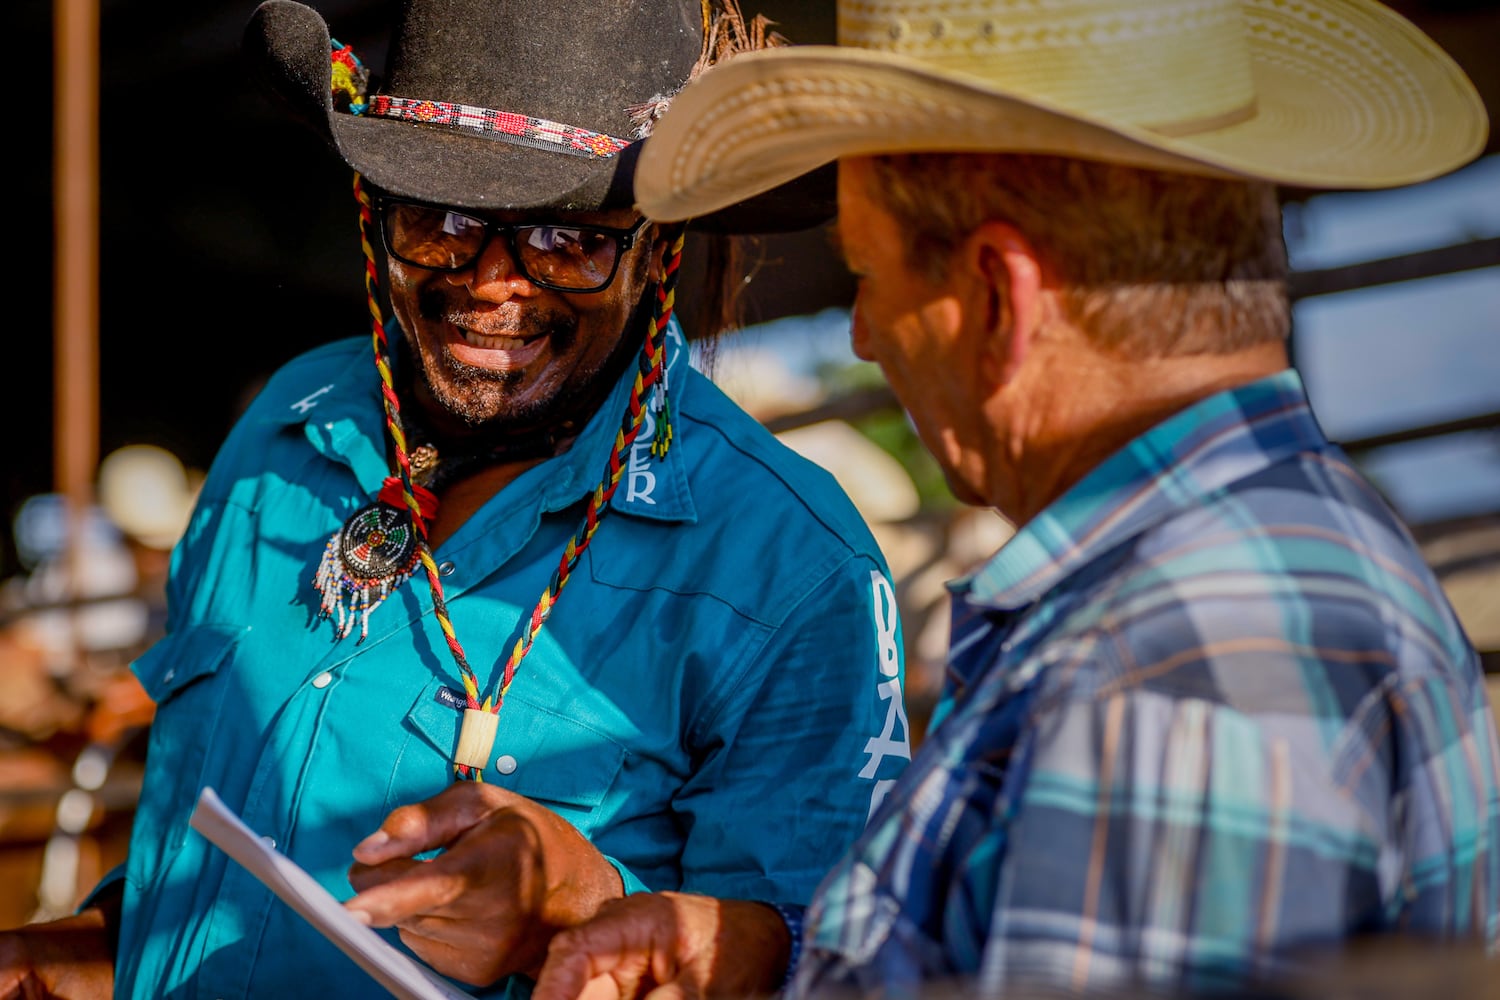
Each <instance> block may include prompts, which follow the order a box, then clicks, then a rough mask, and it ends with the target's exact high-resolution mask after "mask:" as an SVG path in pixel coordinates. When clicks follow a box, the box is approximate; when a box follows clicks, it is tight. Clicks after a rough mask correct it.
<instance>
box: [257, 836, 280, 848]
mask: <svg viewBox="0 0 1500 1000" xmlns="http://www.w3.org/2000/svg"><path fill="white" fill-rule="evenodd" d="M260 839H261V840H263V841H265V842H266V846H267V847H269V848H270V849H271V850H273V851H274V850H276V838H275V837H262V838H260Z"/></svg>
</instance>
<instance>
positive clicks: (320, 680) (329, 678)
mask: <svg viewBox="0 0 1500 1000" xmlns="http://www.w3.org/2000/svg"><path fill="white" fill-rule="evenodd" d="M332 683H333V675H332V674H330V673H329V672H328V671H326V670H325V671H323V672H322V673H321V674H319V675H318V676H316V677H314V678H313V687H315V688H326V687H327V686H328V685H330V684H332Z"/></svg>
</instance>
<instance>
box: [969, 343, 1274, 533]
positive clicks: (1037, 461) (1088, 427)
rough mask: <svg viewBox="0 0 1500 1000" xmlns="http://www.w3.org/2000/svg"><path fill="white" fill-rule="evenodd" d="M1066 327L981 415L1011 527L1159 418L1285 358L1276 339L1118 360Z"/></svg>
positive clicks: (995, 487) (998, 500)
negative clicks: (999, 410) (1019, 382)
mask: <svg viewBox="0 0 1500 1000" xmlns="http://www.w3.org/2000/svg"><path fill="white" fill-rule="evenodd" d="M1073 334H1074V335H1073V336H1067V337H1058V338H1052V339H1051V341H1050V342H1049V343H1045V344H1037V345H1035V346H1034V347H1033V348H1032V350H1033V351H1039V352H1040V356H1038V357H1033V358H1030V359H1028V361H1032V360H1034V361H1037V362H1040V364H1038V365H1037V366H1035V367H1034V369H1033V371H1032V373H1031V378H1030V379H1029V380H1028V385H1027V387H1026V388H1025V389H1024V390H1023V391H1022V392H1019V393H1017V394H1016V395H1017V397H1018V398H1017V399H1016V400H1014V401H1013V402H1012V404H1011V405H1010V406H1009V407H1008V410H1009V412H1007V413H1006V414H1005V415H1004V416H1002V417H999V418H998V419H992V420H991V426H992V427H995V428H999V429H1000V433H999V434H998V435H997V437H998V440H997V441H996V442H995V447H994V451H993V453H994V454H995V455H996V456H997V458H998V460H997V461H996V463H995V465H994V467H993V468H992V470H991V476H990V481H991V497H992V498H993V499H994V501H995V506H996V507H997V508H998V509H999V510H1000V512H1001V513H1002V514H1004V515H1005V516H1006V517H1007V518H1009V519H1010V520H1011V521H1012V522H1013V523H1015V524H1016V525H1017V526H1019V525H1022V524H1025V523H1026V522H1027V521H1029V520H1031V519H1032V518H1033V517H1035V516H1036V515H1037V514H1039V513H1040V512H1041V511H1042V510H1044V509H1045V508H1046V507H1047V506H1048V505H1050V504H1051V503H1052V502H1053V501H1055V500H1057V499H1058V498H1059V497H1061V496H1062V495H1063V494H1064V493H1065V492H1067V491H1068V489H1069V488H1071V487H1072V486H1073V485H1075V484H1076V483H1077V482H1078V481H1079V480H1081V479H1082V478H1083V477H1084V476H1086V475H1088V473H1089V472H1091V471H1092V470H1093V469H1095V468H1096V467H1097V466H1099V465H1100V464H1101V463H1102V462H1104V461H1105V460H1106V459H1108V458H1109V457H1110V456H1111V455H1113V454H1115V453H1116V452H1117V451H1119V450H1120V449H1121V448H1123V447H1124V446H1125V445H1127V444H1128V443H1130V442H1131V441H1132V440H1134V439H1135V438H1137V437H1139V436H1140V435H1142V434H1144V433H1145V432H1146V431H1148V430H1150V429H1151V428H1152V427H1155V426H1156V425H1157V424H1159V423H1161V422H1162V421H1164V420H1166V419H1167V418H1169V417H1171V416H1173V415H1174V414H1176V413H1179V412H1181V411H1182V410H1184V409H1187V408H1188V407H1189V406H1192V405H1193V404H1194V403H1197V402H1198V401H1199V400H1202V399H1206V398H1207V397H1209V396H1212V395H1214V394H1216V393H1219V392H1223V391H1224V390H1226V389H1232V388H1234V387H1236V386H1240V385H1244V384H1246V383H1249V382H1254V381H1256V380H1258V379H1262V378H1266V377H1268V376H1270V375H1273V374H1275V373H1276V372H1279V371H1282V370H1284V369H1285V368H1286V367H1287V364H1288V359H1287V354H1286V348H1285V345H1284V344H1282V343H1281V342H1276V343H1267V344H1259V345H1256V346H1254V347H1251V348H1247V349H1245V350H1241V351H1236V352H1234V353H1231V354H1213V355H1208V354H1199V355H1189V356H1184V357H1167V358H1151V359H1147V360H1128V359H1123V358H1120V357H1117V356H1112V355H1108V354H1105V353H1102V352H1100V351H1098V350H1097V349H1095V348H1094V347H1093V346H1092V344H1090V343H1089V342H1088V341H1087V339H1086V338H1084V337H1083V335H1082V334H1081V333H1079V332H1078V331H1073ZM1028 367H1030V366H1029V365H1028ZM1004 395H1006V394H1004V393H1001V394H998V396H997V399H998V397H999V396H1004Z"/></svg>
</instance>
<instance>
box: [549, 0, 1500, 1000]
mask: <svg viewBox="0 0 1500 1000" xmlns="http://www.w3.org/2000/svg"><path fill="white" fill-rule="evenodd" d="M959 7H962V8H963V11H962V12H958V13H955V11H957V9H958V8H959ZM939 8H941V9H939ZM1189 8H1191V9H1189ZM840 9H841V11H840V13H841V17H840V42H841V44H840V46H838V47H824V48H813V47H809V48H803V49H800V50H794V51H790V52H788V53H785V54H782V55H777V56H776V57H775V58H770V59H766V58H758V59H752V60H748V61H744V62H737V63H731V64H729V65H726V66H725V67H721V68H719V69H717V70H715V71H714V72H711V73H709V74H706V75H705V76H704V77H703V78H701V79H699V80H698V81H695V82H694V83H693V84H690V85H689V86H688V87H687V88H686V89H685V90H684V92H683V93H682V94H681V95H679V96H678V97H677V98H676V99H675V100H674V102H673V105H672V107H671V109H670V110H669V111H668V112H667V114H666V116H665V117H664V119H663V120H662V122H661V123H660V124H659V126H658V128H657V130H656V131H655V133H653V137H652V139H651V141H650V142H649V143H648V144H647V146H646V148H645V150H644V151H643V154H642V157H641V163H640V170H639V172H638V174H637V180H636V195H637V201H638V202H639V204H640V207H641V208H642V210H643V211H644V212H645V213H646V214H647V215H649V216H651V217H653V218H664V219H669V220H671V219H676V218H681V217H691V216H694V215H697V214H699V213H701V212H703V211H708V210H711V209H713V208H714V207H715V206H716V205H718V204H722V203H724V202H725V201H729V200H733V198H735V197H738V196H743V195H745V194H749V193H752V192H753V191H754V190H756V189H759V188H762V187H764V185H765V184H767V183H769V182H770V181H772V180H774V179H777V178H778V177H780V176H782V175H783V174H787V173H795V172H796V171H797V170H800V169H808V168H810V167H811V166H813V165H816V164H817V163H819V162H822V161H824V160H826V159H829V158H833V159H837V161H838V165H839V223H838V234H839V238H840V239H839V242H840V244H841V247H842V252H843V254H844V257H845V259H846V261H847V263H848V265H849V268H850V270H851V271H852V272H853V274H854V275H855V276H856V278H857V279H858V282H859V292H858V297H857V299H856V301H855V305H854V319H853V328H852V331H851V335H852V339H853V345H854V348H855V351H856V352H857V353H858V354H859V355H860V356H861V357H863V358H866V359H868V360H871V361H875V362H878V363H879V365H880V368H881V371H882V373H883V374H884V375H885V377H886V379H887V380H888V381H889V382H890V384H891V387H892V389H893V390H894V391H895V393H896V395H897V397H898V398H899V399H900V400H901V402H902V404H903V405H904V406H905V408H906V410H907V411H908V413H909V414H910V416H911V418H912V421H913V423H914V424H915V426H916V428H917V430H918V432H919V433H920V435H921V437H922V440H923V443H924V444H925V445H926V446H927V448H928V449H929V450H930V451H931V452H932V453H933V455H934V456H935V457H936V458H937V460H938V462H939V463H940V464H941V466H942V467H943V469H944V471H945V473H946V475H947V478H948V482H949V484H950V486H951V487H952V489H953V491H954V493H955V494H956V495H957V496H958V497H959V499H961V500H964V501H966V502H969V503H972V504H977V505H985V506H993V507H995V508H997V509H998V510H999V511H1000V512H1002V513H1003V514H1005V515H1007V516H1008V517H1009V518H1010V519H1011V520H1012V521H1013V522H1014V523H1015V524H1016V526H1017V532H1016V534H1015V536H1014V537H1013V538H1012V539H1011V540H1010V541H1008V542H1007V543H1006V544H1005V546H1004V547H1003V548H1002V549H1001V550H1000V551H999V552H998V553H996V554H995V555H994V556H993V557H992V558H991V559H990V560H989V561H988V562H987V563H986V564H985V565H984V566H983V567H982V568H980V569H979V570H978V571H977V572H976V573H974V574H973V575H972V576H971V577H969V578H967V579H964V580H961V581H958V582H956V583H955V584H954V585H953V605H954V616H953V626H952V634H951V639H950V641H951V652H950V657H949V663H948V672H947V678H946V686H945V690H944V694H943V697H942V700H941V702H940V704H939V706H938V708H937V711H936V712H935V714H934V716H933V718H932V722H931V724H930V728H929V731H928V735H927V736H926V739H925V740H924V742H923V743H922V745H921V746H920V748H919V750H918V752H917V754H916V755H915V756H914V758H913V760H912V762H911V765H910V766H909V768H908V769H907V770H906V772H905V773H904V774H903V775H902V777H901V778H900V780H899V781H898V782H897V783H896V784H895V786H894V787H893V788H892V789H891V791H890V792H889V793H888V795H887V797H886V798H885V800H884V802H883V803H882V805H881V806H880V808H879V809H877V811H876V812H875V813H874V814H873V815H872V816H871V818H870V820H869V823H868V825H867V827H866V829H865V832H864V834H863V835H862V837H861V838H860V840H859V841H858V842H857V843H856V844H855V845H854V846H853V848H851V850H850V851H848V852H847V853H846V855H845V856H844V858H843V859H842V860H841V861H840V862H839V863H838V864H837V865H836V866H835V868H834V869H833V870H832V871H831V872H830V873H829V875H828V876H827V878H825V879H824V880H823V882H822V884H821V885H820V887H819V890H818V892H817V894H816V895H815V896H814V899H813V902H812V905H811V906H810V908H809V909H808V911H807V912H806V914H805V929H804V933H803V935H802V937H801V939H800V949H796V948H794V949H793V952H792V959H791V962H790V963H787V964H790V965H791V966H793V968H791V969H790V970H788V971H789V974H790V978H789V981H788V983H787V988H786V989H787V995H788V996H790V997H794V998H801V997H807V996H812V995H825V994H831V995H833V996H844V995H846V994H845V991H851V992H852V993H853V994H854V995H878V996H881V997H907V996H913V995H916V994H918V993H921V992H924V991H927V990H931V989H933V988H934V984H943V987H942V988H943V989H945V990H946V989H947V988H952V989H953V990H954V995H957V996H964V997H972V996H1001V995H1003V996H1007V997H1014V996H1029V995H1032V994H1031V992H1030V991H1032V990H1037V991H1041V992H1045V993H1046V995H1048V996H1055V995H1057V993H1058V992H1059V991H1060V992H1062V993H1063V994H1065V995H1075V994H1079V993H1084V992H1087V991H1091V990H1098V989H1104V990H1117V989H1119V990H1150V991H1155V990H1164V991H1173V992H1178V991H1182V992H1187V993H1193V994H1207V993H1211V992H1216V991H1222V990H1240V989H1244V988H1254V989H1258V988H1260V987H1261V986H1268V987H1269V986H1274V985H1275V984H1278V983H1280V984H1287V983H1290V982H1292V981H1293V980H1294V979H1296V977H1298V976H1299V975H1302V974H1305V973H1306V971H1307V970H1308V968H1309V967H1310V964H1311V963H1313V962H1314V961H1320V960H1322V959H1325V958H1327V957H1328V956H1329V955H1330V953H1334V952H1338V951H1339V950H1341V949H1348V948H1349V947H1350V945H1351V942H1363V941H1365V940H1368V939H1374V938H1377V937H1379V936H1399V938H1400V940H1401V942H1402V943H1406V944H1409V943H1412V942H1418V943H1420V944H1419V947H1423V948H1425V947H1426V946H1427V945H1430V944H1433V943H1438V942H1441V943H1444V944H1453V943H1457V942H1463V943H1465V944H1466V945H1467V946H1468V947H1471V948H1473V949H1475V950H1478V951H1480V952H1484V951H1488V952H1489V953H1490V954H1492V955H1493V954H1494V953H1495V951H1496V948H1497V944H1500V790H1497V775H1500V747H1497V739H1496V730H1495V725H1494V719H1493V715H1492V712H1491V707H1490V705H1489V702H1488V700H1487V696H1486V693H1485V686H1484V678H1483V676H1482V673H1481V669H1480V665H1479V661H1478V656H1477V654H1476V653H1475V651H1474V649H1473V647H1472V645H1471V644H1470V642H1469V640H1468V639H1467V638H1466V636H1465V635H1464V632H1463V629H1462V627H1461V625H1460V623H1459V622H1458V620H1457V618H1456V617H1455V615H1454V613H1453V610H1452V608H1451V607H1450V606H1449V603H1448V601H1447V600H1446V598H1445V596H1444V593H1443V591H1442V589H1441V587H1440V586H1439V584H1438V582H1437V580H1436V579H1435V578H1434V576H1433V574H1432V572H1431V571H1430V570H1429V569H1428V567H1427V566H1426V565H1425V564H1424V562H1423V559H1422V556H1421V553H1420V551H1419V550H1418V548H1417V546H1416V545H1415V543H1414V542H1413V540H1412V538H1411V537H1410V535H1409V534H1408V532H1407V530H1406V528H1405V527H1404V526H1403V525H1402V523H1401V521H1400V519H1399V518H1398V516H1397V515H1396V514H1395V513H1394V512H1393V511H1392V510H1391V508H1390V507H1389V506H1388V505H1387V503H1386V502H1385V501H1384V499H1383V498H1382V497H1381V495H1380V494H1379V492H1378V491H1377V490H1376V489H1375V488H1374V487H1372V486H1371V484H1370V483H1369V482H1367V481H1366V479H1365V478H1364V477H1363V476H1362V475H1361V474H1360V473H1359V471H1358V470H1357V469H1356V468H1355V467H1354V466H1353V465H1352V464H1351V463H1350V461H1349V460H1348V458H1347V457H1346V456H1345V455H1343V454H1342V453H1341V452H1340V450H1339V449H1338V448H1337V447H1336V446H1335V445H1333V444H1331V443H1330V442H1329V441H1328V440H1327V439H1326V438H1325V437H1324V435H1323V433H1322V431H1321V429H1320V428H1319V426H1318V423H1317V421H1316V419H1315V418H1314V416H1313V413H1312V412H1311V410H1310V408H1309V405H1308V399H1307V395H1306V393H1305V391H1304V388H1303V385H1302V382H1301V380H1300V378H1299V377H1298V374H1297V372H1296V371H1295V369H1293V368H1291V367H1290V366H1289V360H1288V356H1287V352H1286V349H1285V341H1286V338H1287V336H1288V333H1289V330H1290V307H1289V303H1288V297H1287V290H1286V277H1287V259H1286V251H1285V247H1284V245H1283V242H1282V235H1281V216H1280V211H1279V204H1278V198H1277V192H1276V185H1277V184H1297V185H1300V186H1304V187H1305V186H1318V185H1321V186H1325V187H1328V188H1339V187H1390V186H1395V185H1398V184H1401V183H1407V182H1411V181H1414V180H1418V179H1422V178H1425V177H1430V176H1435V175H1437V174H1439V173H1442V172H1444V171H1446V170H1448V169H1452V168H1453V167H1456V166H1458V165H1461V164H1462V163H1464V162H1466V161H1467V160H1468V159H1470V158H1472V157H1473V155H1475V153H1476V152H1477V150H1478V149H1479V148H1482V138H1483V135H1484V133H1485V114H1484V111H1483V109H1482V107H1480V106H1479V105H1478V104H1477V100H1476V99H1475V98H1474V95H1473V91H1472V87H1471V86H1468V84H1467V80H1466V79H1464V78H1463V77H1462V74H1461V73H1459V72H1458V71H1457V69H1456V68H1455V67H1454V66H1453V65H1452V64H1451V62H1449V61H1447V58H1446V56H1445V55H1444V54H1443V53H1442V52H1441V51H1440V50H1438V49H1437V48H1436V46H1433V45H1431V43H1430V42H1429V41H1428V40H1426V39H1425V38H1423V37H1422V36H1421V35H1420V34H1419V33H1417V32H1415V30H1414V29H1412V28H1411V26H1410V25H1407V24H1405V22H1402V21H1400V19H1399V18H1398V17H1396V15H1394V14H1392V13H1391V12H1389V11H1387V10H1385V9H1384V8H1381V7H1379V5H1377V4H1374V3H1364V2H1359V3H1354V4H1351V3H1344V2H1342V0H1340V2H1323V0H1308V2H1306V3H1299V4H1295V5H1284V4H1274V3H1271V4H1250V5H1238V4H1231V3H1223V4H1216V3H1199V4H1192V5H1186V4H1152V5H1142V4H1124V3H1110V2H1108V0H1097V2H1093V3H1073V2H1070V0H1058V2H1056V3H1050V4H1009V3H1002V2H998V0H992V2H982V0H978V2H976V3H974V4H970V5H951V4H943V5H932V4H924V3H921V2H908V0H861V2H859V3H853V2H849V3H841V4H840ZM971 9H972V10H982V11H984V12H985V13H986V14H992V15H994V16H993V17H992V18H991V19H990V20H987V21H978V20H973V19H970V18H968V16H967V14H968V12H970V11H971ZM1044 22H1045V23H1044ZM1241 32H1248V33H1249V34H1248V37H1242V36H1241ZM851 46H853V47H857V48H858V49H859V50H860V51H847V49H849V48H850V47H851ZM986 56H988V57H986ZM1143 68H1144V70H1143ZM1252 70H1253V71H1252ZM1354 81H1357V86H1355V85H1351V82H1354ZM1466 88H1467V89H1466ZM744 95H754V97H755V98H756V99H755V100H751V99H749V98H748V97H745V96H744ZM1221 99H1222V100H1221ZM1216 102H1217V103H1216ZM1372 123H1379V125H1380V127H1379V128H1377V127H1376V126H1375V125H1374V124H1372ZM794 138H795V139H796V141H795V142H793V141H792V139H794ZM958 150H962V152H958ZM1060 152H1061V153H1066V154H1067V155H1058V154H1059V153H1060ZM1350 335H1351V336H1357V335H1358V331H1351V332H1350ZM776 919H777V918H776V917H775V916H774V915H773V916H770V917H768V916H767V915H766V913H765V908H764V907H758V905H757V904H754V903H748V902H743V901H733V900H715V899H709V898H705V897H701V896H682V895H672V894H661V895H658V896H654V897H652V896H641V897H635V898H630V899H625V900H621V901H617V902H615V903H612V904H610V905H609V906H608V907H607V908H606V909H605V910H604V911H603V912H602V913H601V915H600V916H599V917H598V918H596V920H595V921H594V922H593V923H592V924H586V925H583V926H581V927H577V928H574V929H573V930H570V931H568V932H565V933H564V934H562V935H559V937H558V938H556V939H554V942H553V945H552V950H551V954H550V957H549V960H548V963H547V966H546V967H545V968H544V969H543V971H542V975H541V979H540V981H539V984H538V989H537V992H536V995H535V1000H568V998H570V997H573V996H576V995H577V994H578V993H579V991H580V990H582V989H584V988H585V987H590V992H589V995H590V996H591V997H593V998H595V1000H597V998H598V997H599V996H601V995H611V994H618V995H619V996H621V997H626V996H634V995H637V994H638V993H639V992H642V991H644V990H647V989H650V988H652V987H654V986H655V985H657V984H661V983H673V984H675V985H676V986H677V987H679V988H680V989H682V990H683V991H685V992H686V993H687V994H689V995H695V994H709V995H712V994H723V993H732V992H734V990H735V987H736V982H737V980H736V979H735V976H736V974H738V970H742V969H744V968H746V967H751V968H754V967H756V964H757V962H758V961H764V962H765V963H767V964H770V963H775V962H784V955H785V946H784V944H783V942H782V940H781V939H779V938H778V937H777V935H776V934H775V933H774V930H775V928H776V927H777V925H776V924H775V922H774V921H775V920H776ZM795 922H796V920H795V917H793V919H792V923H795ZM1389 940H1391V941H1394V940H1395V938H1394V937H1390V938H1389ZM726 942H731V943H732V945H731V946H729V947H726ZM778 949H780V950H778ZM1494 971H1495V972H1497V973H1500V969H1497V970H1494ZM939 995H946V993H940V994H939ZM1116 995H1118V994H1116Z"/></svg>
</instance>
